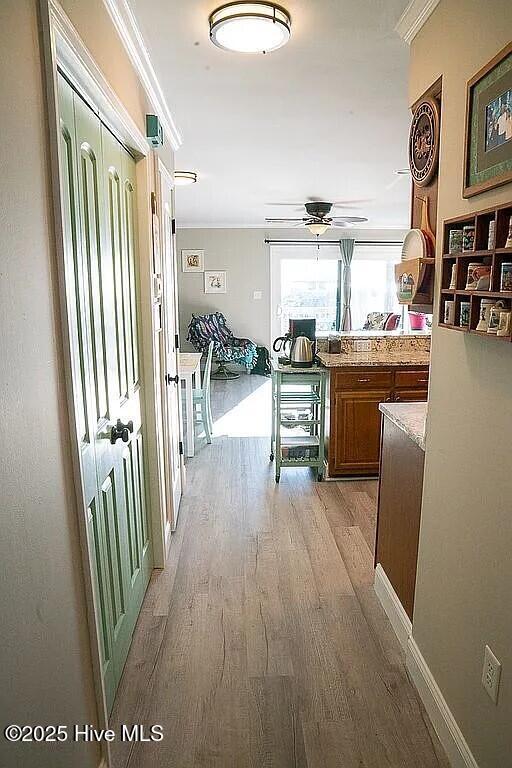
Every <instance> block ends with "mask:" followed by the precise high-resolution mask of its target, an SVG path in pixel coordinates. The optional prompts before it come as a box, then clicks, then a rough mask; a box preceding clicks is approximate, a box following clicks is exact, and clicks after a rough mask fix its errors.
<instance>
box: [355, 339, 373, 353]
mask: <svg viewBox="0 0 512 768" xmlns="http://www.w3.org/2000/svg"><path fill="white" fill-rule="evenodd" d="M371 348H372V343H371V341H370V339H356V340H355V341H354V352H369V351H370V350H371Z"/></svg>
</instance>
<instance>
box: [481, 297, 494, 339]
mask: <svg viewBox="0 0 512 768" xmlns="http://www.w3.org/2000/svg"><path fill="white" fill-rule="evenodd" d="M495 303H496V302H495V301H494V299H482V301H481V303H480V315H479V320H478V325H477V327H476V330H477V331H480V332H481V333H487V329H488V328H489V315H490V312H491V307H494V305H495Z"/></svg>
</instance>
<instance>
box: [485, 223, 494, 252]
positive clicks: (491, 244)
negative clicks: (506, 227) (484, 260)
mask: <svg viewBox="0 0 512 768" xmlns="http://www.w3.org/2000/svg"><path fill="white" fill-rule="evenodd" d="M495 245H496V220H495V219H492V221H490V222H489V235H488V237H487V250H488V251H492V250H493V249H494V247H495Z"/></svg>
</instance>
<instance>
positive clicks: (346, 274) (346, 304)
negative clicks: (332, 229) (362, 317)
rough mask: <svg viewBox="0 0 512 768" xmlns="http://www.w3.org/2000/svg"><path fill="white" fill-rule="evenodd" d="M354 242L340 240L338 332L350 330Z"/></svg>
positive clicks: (348, 239) (346, 239)
mask: <svg viewBox="0 0 512 768" xmlns="http://www.w3.org/2000/svg"><path fill="white" fill-rule="evenodd" d="M354 243H355V240H353V239H350V238H345V239H343V240H340V251H341V262H342V264H343V295H342V305H343V307H342V311H341V323H340V331H351V330H352V315H351V312H350V299H351V295H352V257H353V255H354Z"/></svg>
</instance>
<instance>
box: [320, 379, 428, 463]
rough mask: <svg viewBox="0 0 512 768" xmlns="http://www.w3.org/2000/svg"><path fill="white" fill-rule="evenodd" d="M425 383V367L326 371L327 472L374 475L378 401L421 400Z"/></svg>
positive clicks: (424, 394) (376, 457) (377, 430)
mask: <svg viewBox="0 0 512 768" xmlns="http://www.w3.org/2000/svg"><path fill="white" fill-rule="evenodd" d="M427 384H428V367H427V366H414V367H413V366H403V367H397V368H390V367H388V368H387V367H376V366H374V367H372V368H359V367H357V368H350V367H347V368H333V369H331V375H330V381H329V397H328V402H329V410H330V413H329V418H328V425H327V426H328V430H327V444H326V450H327V457H328V473H329V475H330V476H331V477H343V476H351V475H353V476H360V475H377V474H378V472H379V458H380V425H381V414H380V411H379V404H380V403H383V402H413V401H420V400H426V399H427Z"/></svg>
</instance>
